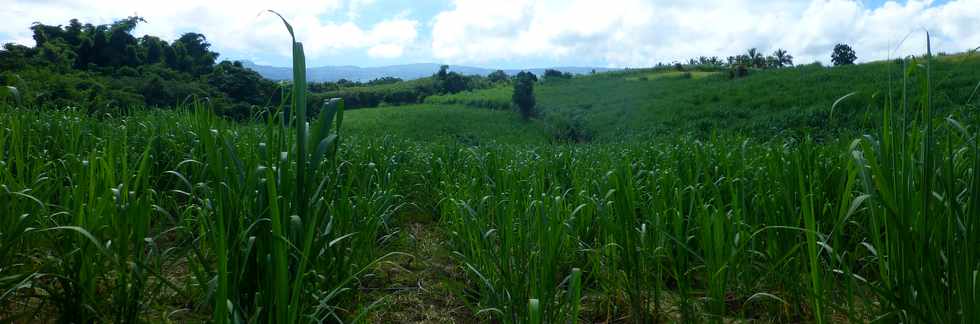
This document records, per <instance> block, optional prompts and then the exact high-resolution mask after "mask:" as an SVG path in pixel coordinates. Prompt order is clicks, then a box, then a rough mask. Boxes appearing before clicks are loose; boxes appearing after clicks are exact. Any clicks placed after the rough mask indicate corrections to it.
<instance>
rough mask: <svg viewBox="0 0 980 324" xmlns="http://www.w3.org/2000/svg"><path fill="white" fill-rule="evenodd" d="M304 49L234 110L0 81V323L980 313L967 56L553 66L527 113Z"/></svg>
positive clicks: (978, 101)
mask: <svg viewBox="0 0 980 324" xmlns="http://www.w3.org/2000/svg"><path fill="white" fill-rule="evenodd" d="M284 22H285V20H284ZM287 26H288V24H287ZM289 32H290V34H292V32H293V29H292V28H291V27H290V28H289ZM304 54H305V52H304V49H303V45H302V44H301V43H299V42H296V41H295V40H294V41H293V43H292V57H293V67H294V69H293V71H296V72H295V73H294V76H293V80H294V82H292V83H291V84H286V85H284V86H283V87H284V89H283V96H282V98H281V103H280V104H279V105H278V106H276V107H275V109H273V110H270V111H269V112H268V113H267V114H266V115H264V116H260V117H261V118H253V119H252V120H249V121H235V120H231V119H229V118H226V117H222V116H219V112H218V111H216V109H215V107H214V106H213V105H212V104H211V103H209V102H208V101H206V100H188V101H187V102H186V103H184V104H182V105H177V106H176V107H174V108H173V109H154V108H132V109H128V110H125V111H121V112H119V113H116V114H106V113H101V112H99V113H92V112H91V111H85V109H80V108H77V107H70V106H69V107H48V106H43V105H29V104H24V103H23V102H21V101H20V100H21V99H20V96H21V94H20V93H19V91H17V90H15V88H6V90H7V91H6V92H4V93H5V96H4V97H0V100H2V101H0V322H25V323H26V322H60V323H101V322H118V323H136V322H153V323H156V322H175V323H187V322H214V323H229V322H234V323H252V322H256V323H324V322H327V323H335V322H378V323H393V322H428V323H447V322H461V323H468V322H487V323H532V324H537V323H593V322H601V323H658V322H688V323H700V322H710V323H735V322H764V323H831V322H833V323H837V322H848V323H852V322H862V323H863V322H875V323H977V322H980V307H977V305H978V304H980V285H978V282H980V173H978V170H980V144H978V134H980V129H978V125H980V122H978V120H980V119H978V118H977V117H978V113H977V109H980V93H978V89H980V56H976V55H973V54H961V55H956V56H943V57H934V56H932V55H931V54H929V55H924V56H921V57H913V58H908V59H904V60H898V61H888V62H872V63H867V64H859V65H854V66H845V67H834V68H828V67H823V66H819V65H806V66H799V67H792V68H783V69H775V70H752V71H750V73H749V75H748V76H746V77H744V78H729V76H728V75H727V71H694V72H678V71H664V70H656V69H650V70H627V71H619V72H610V73H599V74H594V75H588V76H575V77H571V78H567V79H554V80H552V79H546V80H544V81H541V82H539V83H538V86H537V88H536V89H535V99H536V100H537V107H538V108H537V109H538V111H537V112H536V114H535V115H534V116H533V118H531V119H530V120H524V119H522V118H521V117H520V116H519V114H517V113H516V112H515V111H513V110H512V109H511V102H512V93H513V91H512V90H511V88H510V87H508V86H496V87H490V88H486V89H473V90H472V91H462V92H459V93H456V94H446V95H435V96H431V97H428V98H426V99H425V100H424V101H423V102H422V103H416V104H408V105H402V106H385V107H375V108H362V109H347V110H345V109H344V108H345V103H344V102H343V101H342V100H341V101H324V102H314V103H312V104H309V102H310V100H308V99H307V98H306V97H307V96H308V95H309V94H308V93H307V90H306V89H307V85H306V82H305V73H303V72H302V71H304V70H305V64H306V61H305V57H304ZM383 87H385V88H384V89H389V88H392V87H394V86H390V85H385V86H383ZM362 90H363V89H362ZM358 91H360V90H358Z"/></svg>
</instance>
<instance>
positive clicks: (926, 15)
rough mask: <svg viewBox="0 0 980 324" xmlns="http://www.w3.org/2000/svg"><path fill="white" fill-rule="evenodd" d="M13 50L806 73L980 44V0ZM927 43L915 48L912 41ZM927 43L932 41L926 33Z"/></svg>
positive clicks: (620, 10)
mask: <svg viewBox="0 0 980 324" xmlns="http://www.w3.org/2000/svg"><path fill="white" fill-rule="evenodd" d="M4 2H6V4H5V5H4V8H5V10H3V11H2V12H0V42H3V43H6V42H19V43H26V44H32V43H33V41H32V40H31V39H30V31H29V30H28V27H29V26H30V24H31V23H32V22H34V21H40V22H43V23H45V24H64V23H67V21H68V20H69V19H71V18H79V19H80V20H82V21H86V22H94V23H109V22H112V21H113V20H116V19H119V18H122V17H125V16H129V15H133V14H137V15H140V16H143V17H145V18H146V20H147V23H146V24H143V25H141V26H140V27H139V28H138V29H137V30H136V34H152V35H158V36H161V37H164V38H167V39H173V38H176V37H177V36H179V35H180V34H181V33H183V32H188V31H194V32H201V33H203V34H205V35H206V36H207V37H208V38H209V40H210V41H211V43H212V44H213V48H214V49H215V50H217V51H218V52H220V53H221V54H222V58H225V59H247V60H252V61H255V62H257V63H260V64H270V65H278V66H286V65H288V64H289V56H288V54H289V43H288V35H287V34H286V32H285V30H284V28H283V27H282V26H281V25H280V24H279V23H278V22H277V21H276V19H275V18H274V17H272V16H271V15H268V14H259V13H260V12H262V11H263V10H264V9H274V10H277V11H279V12H281V13H282V14H283V15H285V16H286V17H287V18H288V19H290V20H291V21H292V22H293V24H294V25H295V27H296V32H297V36H298V37H299V38H300V39H301V40H302V41H303V42H304V43H305V45H306V51H307V58H308V60H309V62H308V65H309V66H321V65H358V66H380V65H391V64H404V63H418V62H436V63H448V64H465V65H475V66H482V67H493V68H525V67H546V66H569V65H577V66H603V67H642V66H650V65H653V64H656V63H657V62H667V63H669V62H671V61H675V60H685V59H687V58H691V57H696V56H700V55H705V56H719V57H722V58H724V57H726V56H728V55H733V54H738V53H741V52H744V51H745V50H746V49H748V48H753V47H755V48H758V49H759V50H761V51H762V52H764V53H770V52H772V51H774V50H775V49H777V48H784V49H787V50H788V51H789V52H790V53H791V54H792V55H794V56H795V57H796V61H797V62H798V63H807V62H812V61H817V60H819V61H824V62H826V61H828V60H829V54H830V50H831V48H833V45H834V44H836V43H838V42H845V43H848V44H851V45H852V46H853V47H854V48H855V50H856V51H857V53H858V57H859V60H876V59H885V58H889V57H895V56H900V55H905V54H916V53H920V52H922V47H923V43H924V41H923V40H922V39H923V38H924V37H920V36H918V34H921V32H917V31H919V30H921V29H922V28H927V29H929V30H930V31H931V32H932V34H933V36H934V42H933V45H934V46H935V47H936V48H937V49H938V51H947V52H955V51H962V50H966V49H969V48H976V47H977V46H980V33H977V32H976V26H977V24H978V23H977V22H978V21H980V0H948V1H901V2H889V1H883V0H864V1H855V0H788V1H787V0H781V1H772V0H701V1H685V0H442V1H440V0H400V1H392V0H315V1H314V0H296V1H294V0H278V1H273V2H270V1H262V2H250V1H232V0H212V1H200V0H169V1H166V2H162V1H129V0H103V1H87V2H83V1H73V0H43V1H36V0H4ZM910 33H913V34H912V36H911V38H910V39H909V40H907V41H906V42H905V43H903V44H899V43H898V42H899V41H900V40H901V39H903V38H905V36H907V35H909V34H910ZM916 33H918V34H916Z"/></svg>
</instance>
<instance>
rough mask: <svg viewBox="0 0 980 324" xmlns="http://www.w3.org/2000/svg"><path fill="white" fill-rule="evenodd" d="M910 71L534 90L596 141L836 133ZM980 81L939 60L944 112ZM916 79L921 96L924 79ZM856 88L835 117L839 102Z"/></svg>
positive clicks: (937, 83) (548, 85)
mask: <svg viewBox="0 0 980 324" xmlns="http://www.w3.org/2000/svg"><path fill="white" fill-rule="evenodd" d="M903 68H904V66H903V65H902V63H901V62H874V63H868V64H860V65H853V66H842V67H832V68H831V67H823V66H820V65H815V64H811V65H805V66H798V67H794V68H785V69H774V70H753V71H751V73H750V74H749V76H747V77H744V78H739V79H730V78H729V76H728V74H727V71H725V72H715V73H709V72H701V71H694V72H677V71H655V70H643V69H641V70H630V71H624V72H616V73H603V74H597V75H594V76H583V77H576V78H572V79H569V80H556V81H545V82H542V83H539V84H538V85H537V86H536V88H535V95H536V98H537V109H538V110H539V111H540V112H541V118H540V119H541V120H542V121H543V123H544V124H545V127H547V128H549V129H551V130H552V131H553V133H555V134H556V135H558V136H560V135H561V133H562V131H563V130H567V129H569V128H573V129H576V130H577V131H578V132H580V133H585V134H586V137H588V138H591V139H593V140H596V141H620V140H623V139H626V138H636V137H641V138H648V137H651V136H656V135H665V134H677V133H682V134H695V135H707V134H710V133H712V132H719V131H720V132H728V131H734V132H738V133H743V134H746V135H752V136H763V137H769V136H775V135H791V136H795V135H799V134H800V133H801V132H817V133H822V134H831V133H836V132H841V131H844V132H857V131H860V130H862V129H868V128H872V127H876V123H877V121H879V120H880V118H874V117H875V116H876V113H877V112H878V108H876V107H881V106H882V105H881V104H882V103H884V101H885V100H887V99H888V98H889V96H888V94H889V93H891V94H892V99H894V100H896V101H898V99H900V98H899V97H898V96H899V93H900V92H901V91H900V90H901V87H902V83H901V82H902V81H901V80H902V72H903ZM977 80H980V55H967V54H963V55H958V56H948V57H940V58H939V59H937V60H936V61H935V64H934V66H933V72H932V82H933V88H934V95H933V100H934V102H933V104H934V105H935V107H937V109H938V111H939V113H940V114H941V115H942V114H962V113H963V112H964V109H963V108H964V107H965V105H966V104H967V103H968V102H967V101H968V100H971V96H972V100H973V102H976V100H977V96H976V95H975V94H976V88H977ZM911 81H912V82H910V84H909V85H908V86H909V87H910V90H912V92H911V94H913V95H914V94H915V89H916V88H918V86H917V85H916V84H917V82H921V81H922V80H915V79H913V80H911ZM852 92H856V93H855V94H854V95H853V96H850V97H848V98H847V99H845V100H843V101H841V102H840V103H839V104H838V105H837V107H836V109H835V112H834V115H833V116H831V113H830V112H831V106H833V104H834V102H835V101H836V100H837V99H839V98H841V97H843V96H845V95H847V94H849V93H852ZM510 96H511V89H510V88H508V87H497V88H491V89H485V90H478V91H472V92H463V93H458V94H454V95H444V96H433V97H429V98H427V100H426V103H428V104H433V105H438V104H462V105H467V106H470V107H474V108H490V109H508V108H509V106H510ZM869 107H871V108H869ZM832 117H833V118H832Z"/></svg>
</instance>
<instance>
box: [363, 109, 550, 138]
mask: <svg viewBox="0 0 980 324" xmlns="http://www.w3.org/2000/svg"><path fill="white" fill-rule="evenodd" d="M344 127H345V129H347V130H348V134H350V135H352V136H354V137H374V138H378V137H386V136H390V137H393V138H396V139H407V140H414V141H424V142H444V143H446V142H448V143H453V142H456V143H461V144H468V145H475V144H487V143H490V142H500V143H518V144H539V143H547V141H548V138H549V137H548V136H547V133H546V132H545V131H544V130H543V129H542V127H541V123H540V122H538V121H531V122H524V121H521V120H520V118H519V117H518V116H517V115H516V114H511V113H508V112H501V111H492V110H486V109H473V108H469V107H463V106H442V105H438V106H437V105H408V106H399V107H381V108H368V109H355V110H351V111H349V112H347V114H346V116H345V119H344Z"/></svg>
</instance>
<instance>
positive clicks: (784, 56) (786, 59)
mask: <svg viewBox="0 0 980 324" xmlns="http://www.w3.org/2000/svg"><path fill="white" fill-rule="evenodd" d="M772 56H775V57H776V64H778V66H779V67H784V66H793V55H789V53H788V52H786V50H784V49H782V48H780V49H777V50H776V51H775V52H773V53H772Z"/></svg>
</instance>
